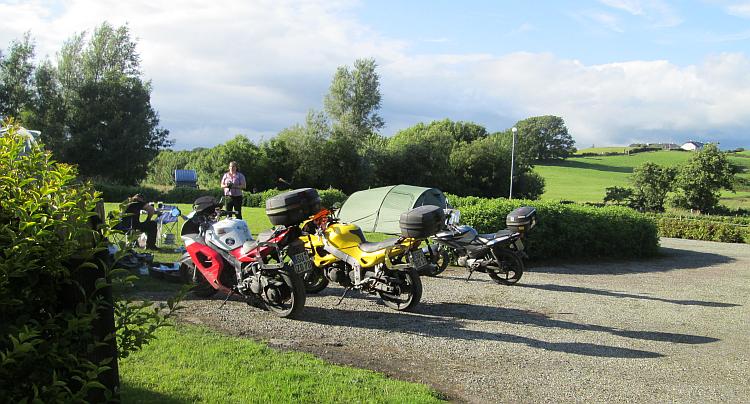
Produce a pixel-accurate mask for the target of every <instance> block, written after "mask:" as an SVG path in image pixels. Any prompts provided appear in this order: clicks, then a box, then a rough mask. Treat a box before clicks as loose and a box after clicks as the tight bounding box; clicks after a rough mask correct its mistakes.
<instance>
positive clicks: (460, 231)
mask: <svg viewBox="0 0 750 404" xmlns="http://www.w3.org/2000/svg"><path fill="white" fill-rule="evenodd" d="M476 237H477V231H476V230H475V229H474V228H473V227H471V226H469V225H461V226H456V227H453V228H451V229H448V230H443V231H441V232H438V233H437V234H435V238H436V239H438V240H446V241H452V242H457V243H462V244H468V243H470V242H471V241H472V240H474V239H475V238H476Z"/></svg>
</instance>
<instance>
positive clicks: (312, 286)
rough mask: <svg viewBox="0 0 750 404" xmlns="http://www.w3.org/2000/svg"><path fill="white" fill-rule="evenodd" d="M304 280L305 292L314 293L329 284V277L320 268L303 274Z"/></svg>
mask: <svg viewBox="0 0 750 404" xmlns="http://www.w3.org/2000/svg"><path fill="white" fill-rule="evenodd" d="M302 282H304V283H305V292H307V293H312V294H315V293H318V292H320V291H321V290H323V289H325V288H326V286H328V278H326V276H325V275H323V270H322V269H320V268H314V269H313V270H312V271H308V272H306V273H305V274H303V275H302Z"/></svg>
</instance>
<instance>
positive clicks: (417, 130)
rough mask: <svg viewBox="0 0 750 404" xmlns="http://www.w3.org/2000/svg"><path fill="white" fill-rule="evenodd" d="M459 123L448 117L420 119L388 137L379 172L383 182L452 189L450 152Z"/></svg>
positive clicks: (385, 183) (384, 183)
mask: <svg viewBox="0 0 750 404" xmlns="http://www.w3.org/2000/svg"><path fill="white" fill-rule="evenodd" d="M460 127H461V126H460V125H457V124H456V123H454V122H452V121H449V120H447V119H446V120H443V121H434V122H431V123H429V124H424V123H418V124H416V125H414V126H412V127H410V128H406V129H403V130H401V131H399V132H398V133H396V134H395V135H394V136H393V137H391V138H390V139H388V144H387V148H386V156H385V157H384V159H383V165H382V166H381V167H379V168H378V172H377V176H378V178H379V179H380V182H382V183H383V185H392V184H402V183H403V184H411V185H418V186H426V187H438V188H440V189H443V190H449V189H452V185H453V182H454V177H453V175H452V174H453V173H452V172H451V165H450V154H451V150H453V147H454V144H455V143H456V138H457V137H459V136H460V135H459V134H458V133H457V132H456V129H458V128H460Z"/></svg>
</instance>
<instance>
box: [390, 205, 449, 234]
mask: <svg viewBox="0 0 750 404" xmlns="http://www.w3.org/2000/svg"><path fill="white" fill-rule="evenodd" d="M444 221H445V213H444V212H443V209H442V208H439V207H437V206H433V205H423V206H420V207H417V208H414V209H412V210H410V211H408V212H404V213H402V214H401V217H400V219H399V221H398V224H399V227H400V228H401V235H402V236H404V237H410V238H427V237H430V236H432V235H433V234H435V233H437V232H438V231H439V230H440V228H441V227H442V226H443V222H444Z"/></svg>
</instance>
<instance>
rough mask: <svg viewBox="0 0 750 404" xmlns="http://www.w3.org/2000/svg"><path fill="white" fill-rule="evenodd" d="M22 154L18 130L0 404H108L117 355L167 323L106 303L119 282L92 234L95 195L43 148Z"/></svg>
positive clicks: (12, 145) (1, 240)
mask: <svg viewBox="0 0 750 404" xmlns="http://www.w3.org/2000/svg"><path fill="white" fill-rule="evenodd" d="M23 149H24V144H23V139H22V138H21V137H19V136H17V135H16V134H15V130H14V129H11V130H10V131H9V132H8V133H7V134H6V135H4V136H2V137H0V172H2V176H0V397H2V398H1V399H0V401H3V402H83V401H103V400H105V399H106V398H113V396H112V393H113V389H114V387H115V385H116V381H117V376H116V370H115V369H116V365H117V362H116V361H117V356H118V354H119V356H120V357H124V356H127V355H128V353H129V352H131V351H134V350H136V349H138V348H140V346H141V345H143V344H145V343H146V342H147V341H148V340H149V339H150V338H152V337H153V333H154V331H155V330H156V329H157V328H158V327H160V326H162V325H163V324H164V321H165V319H166V317H164V316H162V315H161V312H160V311H159V310H160V308H158V307H157V308H154V307H152V306H151V304H150V303H148V302H146V303H140V304H132V302H129V301H122V300H115V301H114V302H113V301H111V298H110V297H111V294H110V293H111V290H112V288H111V283H110V281H111V279H113V277H114V276H115V275H116V274H117V272H110V271H109V268H108V267H107V266H106V265H105V262H104V259H106V257H107V254H106V244H105V240H104V238H103V237H102V234H100V233H99V232H98V231H95V230H94V228H95V226H94V224H95V222H96V221H95V220H93V219H94V214H93V213H92V212H93V211H94V210H95V208H96V205H97V202H98V199H97V198H96V197H95V195H94V194H95V192H94V190H93V188H92V186H91V185H90V184H80V183H78V182H77V180H76V174H77V172H76V169H75V168H74V167H72V166H69V165H66V164H57V163H55V162H54V161H52V160H51V159H50V155H49V154H48V153H44V152H43V151H42V149H41V147H38V146H35V147H34V148H33V149H32V150H31V152H29V153H26V154H22V153H21V151H22V150H23ZM102 231H103V232H104V233H105V234H107V231H108V230H107V226H106V225H104V226H103V228H102ZM102 251H104V252H105V253H104V254H100V253H101V252H102ZM173 304H174V301H172V302H171V303H170V314H171V310H172V308H173V307H175V306H174V305H173ZM113 311H114V312H115V313H117V314H118V317H117V321H116V322H115V319H114V318H113ZM115 327H117V333H116V336H115V335H113V332H114V330H115ZM115 337H116V340H117V345H116V346H117V347H119V352H117V350H116V349H115V345H114V344H113V339H114V338H115ZM111 372H113V373H114V375H113V374H112V373H111ZM102 382H105V383H107V384H108V385H107V386H105V385H104V384H102ZM105 390H106V392H105Z"/></svg>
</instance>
